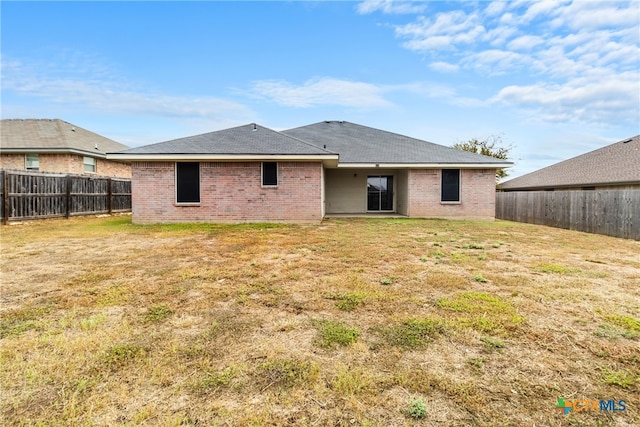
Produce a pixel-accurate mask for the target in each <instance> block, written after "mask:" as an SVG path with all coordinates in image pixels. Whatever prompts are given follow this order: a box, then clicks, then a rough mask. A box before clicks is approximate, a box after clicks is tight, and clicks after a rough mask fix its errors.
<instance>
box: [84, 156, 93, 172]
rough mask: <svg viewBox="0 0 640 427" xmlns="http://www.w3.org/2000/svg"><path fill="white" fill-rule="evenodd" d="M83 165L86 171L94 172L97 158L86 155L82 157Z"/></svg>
mask: <svg viewBox="0 0 640 427" xmlns="http://www.w3.org/2000/svg"><path fill="white" fill-rule="evenodd" d="M82 165H83V168H84V171H85V172H93V173H95V171H96V159H94V158H93V157H84V158H83V159H82Z"/></svg>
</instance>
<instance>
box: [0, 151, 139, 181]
mask: <svg viewBox="0 0 640 427" xmlns="http://www.w3.org/2000/svg"><path fill="white" fill-rule="evenodd" d="M38 157H39V166H40V168H39V169H38V170H39V171H40V172H55V173H71V174H84V173H86V172H84V165H83V158H84V156H81V155H78V154H68V153H66V154H50V153H43V154H40V155H39V156H38ZM0 158H1V162H0V165H1V166H2V168H3V169H14V170H25V166H26V162H25V154H2V156H1V157H0ZM95 175H99V176H111V177H114V178H131V166H130V165H129V164H127V163H121V162H114V161H111V160H105V159H96V172H95Z"/></svg>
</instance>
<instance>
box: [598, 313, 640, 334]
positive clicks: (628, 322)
mask: <svg viewBox="0 0 640 427" xmlns="http://www.w3.org/2000/svg"><path fill="white" fill-rule="evenodd" d="M604 318H605V319H606V320H607V321H608V322H610V323H612V324H614V325H616V326H618V327H620V328H622V329H625V330H627V331H630V332H637V333H640V320H638V319H636V318H635V317H631V316H627V315H621V314H614V315H608V316H604Z"/></svg>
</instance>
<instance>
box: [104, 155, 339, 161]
mask: <svg viewBox="0 0 640 427" xmlns="http://www.w3.org/2000/svg"><path fill="white" fill-rule="evenodd" d="M107 159H109V160H126V161H130V162H166V161H172V162H180V161H201V162H216V161H224V162H244V161H247V160H252V161H287V160H289V161H309V160H315V161H327V160H335V161H337V160H338V155H337V154H327V155H312V154H126V153H107Z"/></svg>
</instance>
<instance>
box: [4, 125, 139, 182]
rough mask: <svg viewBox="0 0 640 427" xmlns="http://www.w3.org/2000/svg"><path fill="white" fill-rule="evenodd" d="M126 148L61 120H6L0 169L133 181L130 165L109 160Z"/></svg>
mask: <svg viewBox="0 0 640 427" xmlns="http://www.w3.org/2000/svg"><path fill="white" fill-rule="evenodd" d="M127 148H128V147H127V146H126V145H123V144H120V143H118V142H115V141H113V140H111V139H109V138H105V137H104V136H100V135H98V134H95V133H93V132H90V131H88V130H86V129H83V128H81V127H79V126H75V125H72V124H71V123H67V122H65V121H63V120H59V119H51V120H50V119H24V120H23V119H5V120H2V121H1V122H0V167H1V168H2V169H13V170H30V171H40V172H55V173H69V174H95V175H100V176H109V177H114V178H130V177H131V166H130V165H129V164H128V163H126V162H122V161H114V160H108V159H107V154H106V153H107V152H108V151H121V150H124V149H127Z"/></svg>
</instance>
